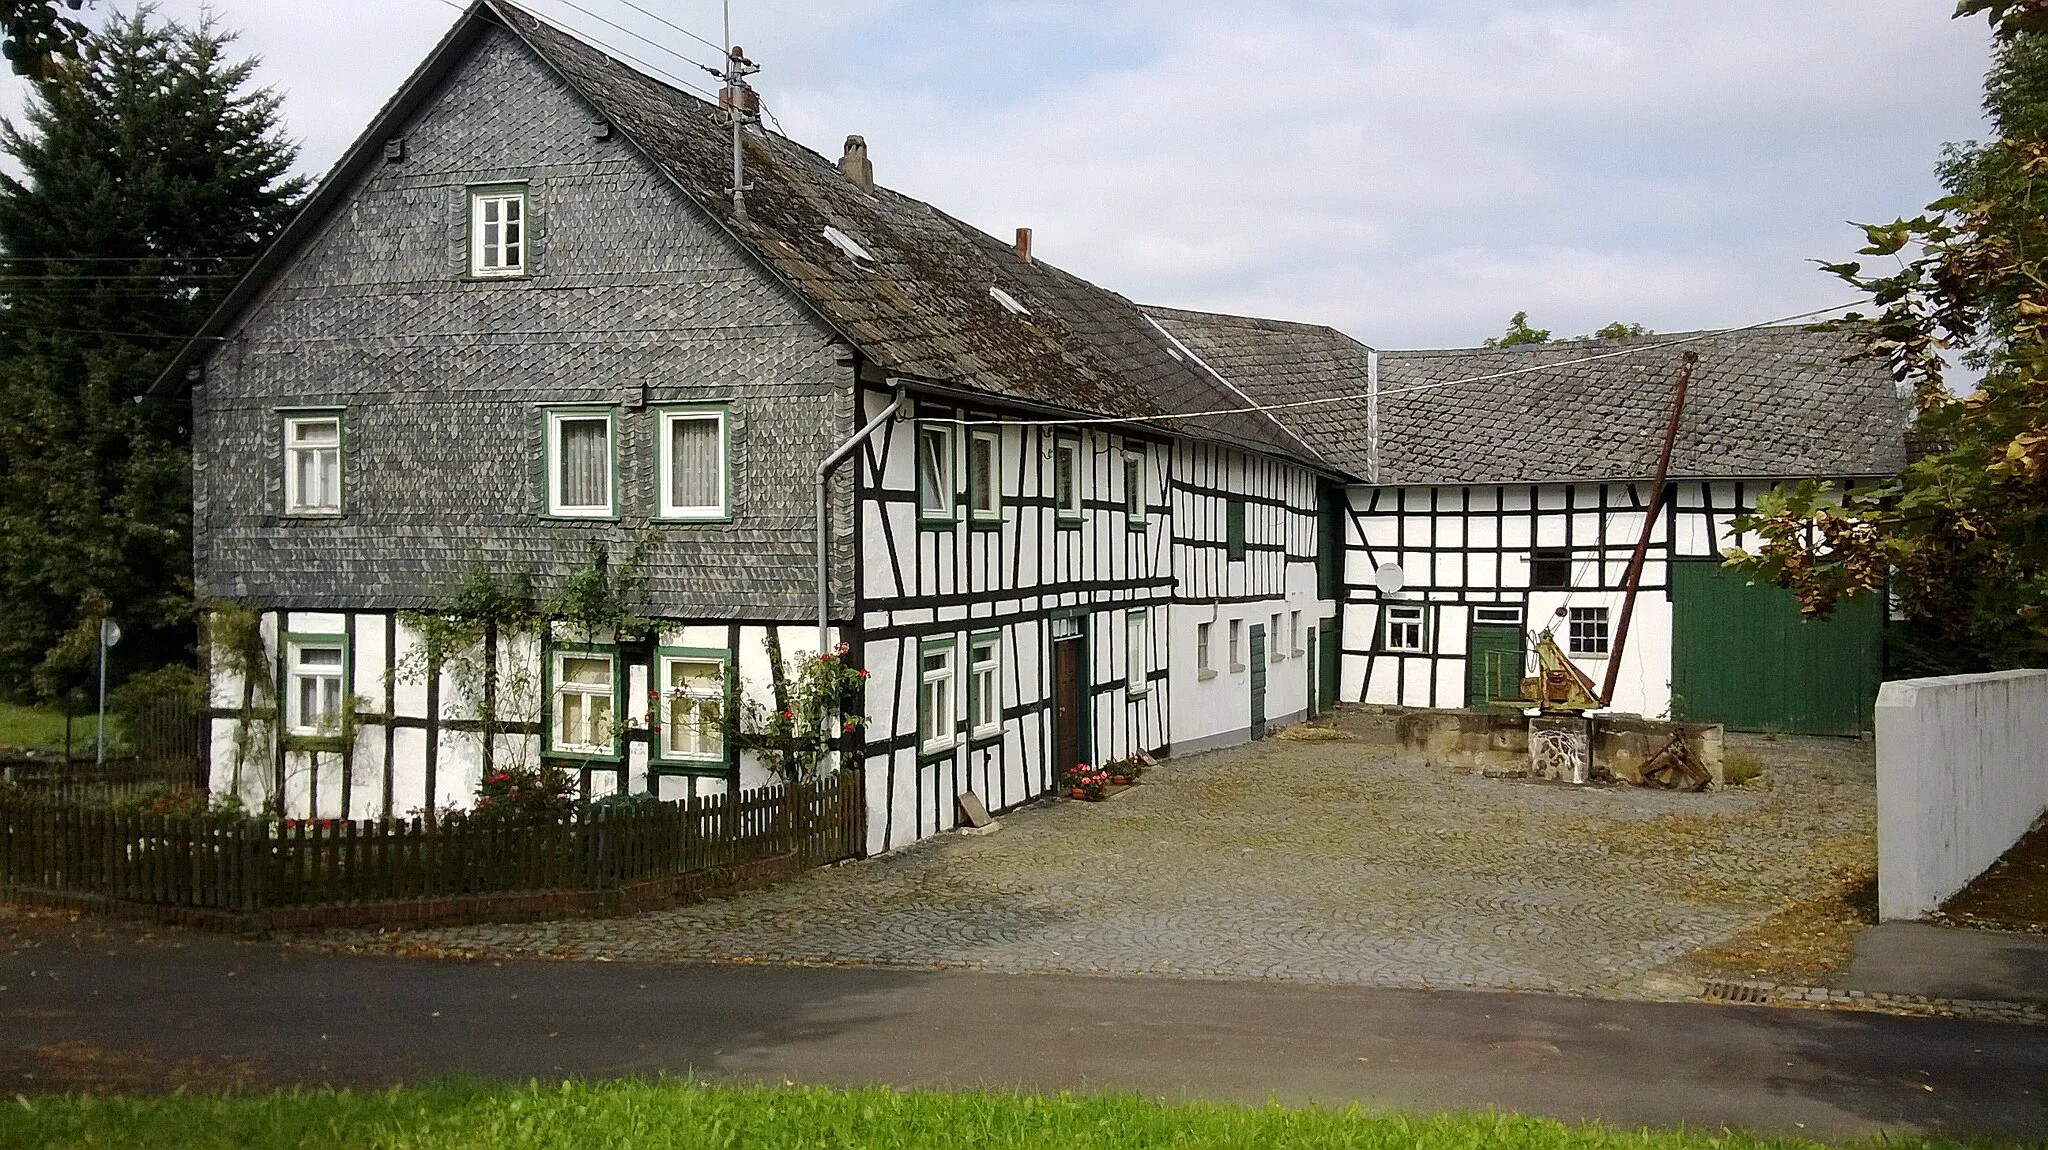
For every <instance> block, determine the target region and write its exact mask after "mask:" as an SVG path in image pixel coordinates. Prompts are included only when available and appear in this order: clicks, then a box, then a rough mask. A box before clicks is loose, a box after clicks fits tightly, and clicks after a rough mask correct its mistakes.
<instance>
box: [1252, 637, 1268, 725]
mask: <svg viewBox="0 0 2048 1150" xmlns="http://www.w3.org/2000/svg"><path fill="white" fill-rule="evenodd" d="M1265 737H1266V626H1265V624H1263V623H1254V624H1252V738H1254V739H1263V738H1265Z"/></svg>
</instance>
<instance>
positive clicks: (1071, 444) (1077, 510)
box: [1052, 439, 1081, 519]
mask: <svg viewBox="0 0 2048 1150" xmlns="http://www.w3.org/2000/svg"><path fill="white" fill-rule="evenodd" d="M1052 501H1053V508H1054V510H1055V511H1056V512H1057V513H1058V515H1059V517H1060V518H1062V519H1079V518H1081V441H1080V440H1078V439H1059V440H1054V441H1053V445H1052Z"/></svg>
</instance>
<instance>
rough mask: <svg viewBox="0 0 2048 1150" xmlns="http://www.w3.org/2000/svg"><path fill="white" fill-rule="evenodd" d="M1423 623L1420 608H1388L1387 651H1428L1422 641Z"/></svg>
mask: <svg viewBox="0 0 2048 1150" xmlns="http://www.w3.org/2000/svg"><path fill="white" fill-rule="evenodd" d="M1422 621H1423V609H1422V608H1420V607H1389V608H1387V637H1386V643H1385V646H1386V649H1387V650H1389V651H1406V652H1411V653H1413V652H1420V651H1426V650H1428V648H1427V647H1425V646H1424V645H1423V641H1422V640H1423V636H1422Z"/></svg>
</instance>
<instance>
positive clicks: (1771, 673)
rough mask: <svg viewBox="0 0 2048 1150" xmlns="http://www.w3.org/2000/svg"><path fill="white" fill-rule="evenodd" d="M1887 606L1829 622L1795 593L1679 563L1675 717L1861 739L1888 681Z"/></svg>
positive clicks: (1861, 606)
mask: <svg viewBox="0 0 2048 1150" xmlns="http://www.w3.org/2000/svg"><path fill="white" fill-rule="evenodd" d="M1882 609H1883V605H1882V604H1881V603H1880V602H1879V601H1878V600H1877V599H1876V598H1874V597H1870V596H1865V597H1863V598H1860V599H1856V600H1845V601H1843V602H1842V603H1841V604H1840V605H1839V606H1838V607H1836V608H1835V614H1834V617H1833V618H1831V619H1829V620H1828V621H1827V622H1825V623H1807V622H1804V621H1802V620H1801V619H1800V616H1799V604H1798V601H1797V600H1796V599H1794V598H1793V597H1792V593H1791V592H1789V591H1785V590H1782V589H1780V588H1777V587H1769V586H1764V587H1752V586H1749V585H1748V584H1747V583H1745V582H1744V581H1743V579H1742V577H1741V576H1739V575H1731V574H1728V573H1726V572H1724V571H1723V570H1722V568H1721V565H1720V564H1719V563H1717V562H1713V561H1711V560H1707V561H1699V562H1690V563H1673V564H1672V565H1671V614H1672V628H1673V634H1672V643H1671V691H1672V694H1673V695H1674V696H1676V697H1675V698H1674V699H1673V700H1672V713H1673V714H1674V715H1676V716H1678V717H1681V718H1684V719H1686V720H1689V721H1691V722H1700V723H1725V724H1726V725H1727V726H1728V727H1730V728H1731V729H1733V730H1737V731H1785V732H1788V733H1793V734H1803V735H1860V734H1862V733H1863V732H1864V731H1867V730H1869V729H1870V722H1871V714H1872V711H1873V708H1874V707H1875V706H1876V703H1877V687H1878V682H1879V679H1880V677H1881V675H1882V648H1881V646H1880V644H1881V636H1882V629H1883V625H1884V616H1883V615H1882V614H1881V613H1880V612H1881V611H1882Z"/></svg>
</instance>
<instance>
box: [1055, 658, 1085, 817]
mask: <svg viewBox="0 0 2048 1150" xmlns="http://www.w3.org/2000/svg"><path fill="white" fill-rule="evenodd" d="M1080 761H1081V640H1079V639H1062V640H1060V641H1059V642H1057V643H1054V644H1053V645H1052V770H1053V781H1054V783H1055V784H1057V783H1058V781H1059V778H1060V776H1061V775H1064V774H1065V773H1066V772H1067V769H1068V768H1069V767H1072V766H1075V765H1077V764H1078V763H1080Z"/></svg>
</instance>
